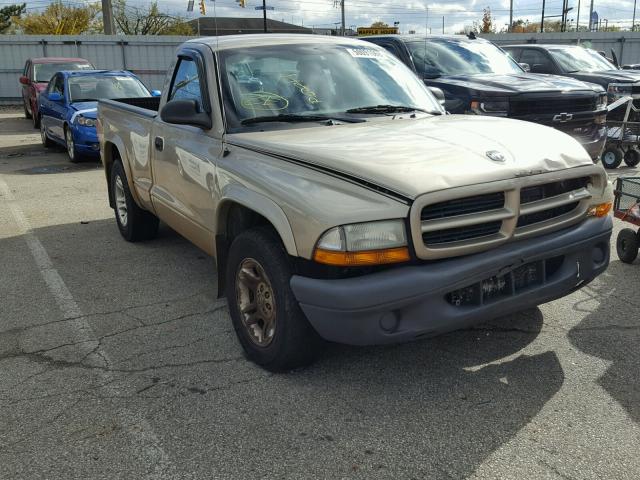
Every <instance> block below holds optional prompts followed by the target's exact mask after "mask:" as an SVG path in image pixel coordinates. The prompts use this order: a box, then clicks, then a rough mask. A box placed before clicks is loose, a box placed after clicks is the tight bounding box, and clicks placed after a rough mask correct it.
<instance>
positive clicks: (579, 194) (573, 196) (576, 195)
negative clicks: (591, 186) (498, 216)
mask: <svg viewBox="0 0 640 480" xmlns="http://www.w3.org/2000/svg"><path fill="white" fill-rule="evenodd" d="M588 198H591V194H590V193H589V190H587V189H586V188H582V189H580V190H574V191H572V192H568V193H565V194H563V195H558V196H556V197H550V198H545V199H544V200H536V201H535V202H530V203H525V204H522V205H521V206H520V216H522V215H529V214H531V213H536V212H541V211H543V210H551V209H552V208H556V207H560V206H562V205H567V204H569V203H574V202H579V201H580V200H585V199H588Z"/></svg>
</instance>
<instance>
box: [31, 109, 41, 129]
mask: <svg viewBox="0 0 640 480" xmlns="http://www.w3.org/2000/svg"><path fill="white" fill-rule="evenodd" d="M31 112H32V115H31V116H32V119H33V128H40V114H38V112H36V109H35V108H33V106H31Z"/></svg>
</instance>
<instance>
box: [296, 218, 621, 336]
mask: <svg viewBox="0 0 640 480" xmlns="http://www.w3.org/2000/svg"><path fill="white" fill-rule="evenodd" d="M611 228H612V220H611V217H609V216H607V217H605V218H590V219H587V220H585V221H583V222H582V223H581V224H579V225H578V226H573V227H570V228H567V229H565V230H561V231H558V232H553V233H550V234H548V235H544V236H541V237H536V238H532V239H528V240H522V241H519V242H514V243H510V244H505V245H502V246H500V247H498V248H495V249H493V250H489V251H486V252H482V253H478V254H474V255H469V256H465V257H458V258H453V259H447V260H441V261H435V262H432V263H429V264H424V265H418V266H406V267H400V268H396V269H393V270H388V271H384V272H380V273H375V274H372V275H367V276H362V277H355V278H348V279H339V280H321V279H312V278H307V277H302V276H294V277H293V278H292V279H291V288H292V290H293V293H294V295H295V297H296V299H297V300H298V302H299V304H300V307H301V308H302V310H303V311H304V313H305V315H306V316H307V318H308V319H309V322H311V324H312V325H313V327H314V328H315V329H316V331H317V332H318V333H319V334H320V336H322V337H323V338H325V339H326V340H329V341H334V342H339V343H346V344H351V345H375V344H388V343H397V342H404V341H408V340H412V339H416V338H420V337H427V336H433V335H437V334H440V333H444V332H447V331H451V330H456V329H458V328H461V327H464V326H466V325H470V324H474V323H479V322H482V321H485V320H488V319H491V318H495V317H498V316H501V315H505V314H508V313H512V312H516V311H520V310H524V309H526V308H531V307H534V306H536V305H539V304H541V303H545V302H548V301H551V300H554V299H556V298H560V297H563V296H565V295H567V294H569V293H571V292H573V291H574V290H577V289H578V288H580V287H582V286H584V285H586V284H587V283H589V282H590V281H591V280H593V279H594V278H595V277H597V276H598V275H599V274H600V273H602V272H603V271H604V270H605V269H606V268H607V265H608V264H609V239H610V237H611ZM534 264H535V265H540V266H541V267H540V268H541V270H540V272H542V273H541V275H540V276H539V278H538V280H537V281H536V282H534V283H531V284H528V285H526V286H525V287H523V288H520V289H518V288H517V287H514V283H513V278H514V277H515V275H514V272H521V271H522V268H521V267H523V266H527V265H534ZM493 278H495V279H499V278H502V279H508V278H512V280H511V282H512V283H511V284H510V285H511V286H507V288H506V289H505V291H503V292H501V293H499V294H497V295H495V294H494V293H491V295H487V296H486V297H485V294H484V293H480V297H479V298H478V299H477V300H478V301H477V302H471V303H466V302H459V301H457V297H456V295H458V293H457V292H459V291H461V289H465V291H466V289H467V288H468V287H469V288H471V287H474V286H476V285H477V286H478V287H479V290H478V291H479V292H482V289H484V288H485V287H486V286H487V284H486V283H482V282H483V281H485V280H487V279H493ZM495 283H496V282H495V281H494V282H493V283H492V284H494V285H495ZM506 283H507V284H509V280H507V281H506ZM454 298H455V299H456V300H453V299H454Z"/></svg>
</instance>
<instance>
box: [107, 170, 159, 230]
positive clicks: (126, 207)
mask: <svg viewBox="0 0 640 480" xmlns="http://www.w3.org/2000/svg"><path fill="white" fill-rule="evenodd" d="M110 188H111V194H112V195H113V201H114V204H115V209H114V210H115V215H116V223H117V224H118V229H119V230H120V234H121V235H122V236H123V237H124V238H125V240H127V241H129V242H139V241H141V240H151V239H152V238H155V237H156V235H157V234H158V225H159V221H158V217H156V216H155V215H153V214H152V213H150V212H147V211H146V210H143V209H142V208H140V207H139V206H138V204H137V203H136V202H135V200H134V199H133V196H132V195H131V191H130V190H129V184H128V183H127V175H126V174H125V172H124V167H123V166H122V162H121V161H120V160H116V161H115V162H114V164H113V167H112V168H111V184H110Z"/></svg>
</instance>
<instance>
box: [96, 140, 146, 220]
mask: <svg viewBox="0 0 640 480" xmlns="http://www.w3.org/2000/svg"><path fill="white" fill-rule="evenodd" d="M105 133H106V132H105ZM109 133H110V134H111V135H110V136H109V138H106V135H105V139H104V140H103V142H101V144H102V145H105V144H107V143H111V144H112V147H111V148H112V149H113V148H116V149H117V150H118V153H119V154H120V160H122V166H123V167H124V172H125V173H126V175H127V183H128V184H129V191H130V192H131V195H132V196H133V199H134V200H135V202H136V203H137V204H138V206H139V207H140V208H144V209H145V210H148V209H147V208H146V207H145V204H144V203H142V202H141V201H140V196H139V195H138V191H137V190H136V188H135V185H134V183H133V175H132V173H131V167H130V165H129V152H128V151H127V149H126V147H125V145H124V142H123V141H122V139H121V138H120V136H119V135H117V134H114V132H113V131H110V132H109ZM103 135H104V133H103ZM103 149H104V147H103ZM106 153H107V152H101V155H100V157H101V158H102V163H103V165H104V172H105V176H106V177H107V185H109V186H110V185H111V178H109V176H110V175H109V173H110V172H111V164H113V162H114V160H113V155H108V156H107V155H105V154H106ZM112 201H113V199H112V198H111V188H110V187H109V203H111V202H112ZM111 206H112V207H113V205H111Z"/></svg>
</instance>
